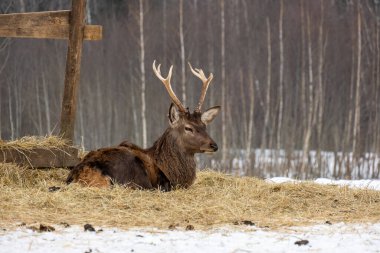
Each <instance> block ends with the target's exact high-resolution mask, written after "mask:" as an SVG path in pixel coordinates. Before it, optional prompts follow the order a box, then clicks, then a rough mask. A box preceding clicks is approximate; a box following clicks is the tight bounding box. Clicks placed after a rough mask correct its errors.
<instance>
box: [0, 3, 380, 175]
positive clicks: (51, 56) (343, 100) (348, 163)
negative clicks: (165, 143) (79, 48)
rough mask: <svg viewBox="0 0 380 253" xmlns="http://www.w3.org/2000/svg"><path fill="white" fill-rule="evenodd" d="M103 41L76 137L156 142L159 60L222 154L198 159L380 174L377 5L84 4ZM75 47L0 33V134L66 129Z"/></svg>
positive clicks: (239, 167) (163, 111) (88, 52)
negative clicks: (211, 118)
mask: <svg viewBox="0 0 380 253" xmlns="http://www.w3.org/2000/svg"><path fill="white" fill-rule="evenodd" d="M70 4H71V1H69V0H55V1H48V0H34V1H27V0H2V1H1V2H0V13H13V12H34V11H48V10H62V9H69V8H70ZM86 12H87V14H86V19H87V22H88V23H89V24H100V25H102V26H103V40H102V41H99V42H85V43H84V48H83V59H82V69H81V80H80V92H79V98H78V108H77V119H76V128H75V129H76V130H75V143H76V144H78V145H81V146H83V147H84V148H85V149H86V150H91V149H96V148H99V147H103V146H109V145H117V144H118V143H120V142H121V141H122V140H125V139H128V140H130V141H132V142H134V143H136V144H139V145H141V146H143V147H147V146H149V145H151V144H152V143H153V141H154V140H155V139H157V138H158V137H159V136H160V135H161V134H162V133H163V131H164V130H165V128H166V127H167V126H168V124H167V117H166V115H167V112H168V108H169V105H170V99H169V96H168V95H167V93H166V91H165V89H164V88H163V86H162V84H161V83H160V81H159V80H158V79H157V78H156V77H155V76H154V74H153V72H152V70H151V66H152V63H153V60H157V62H159V63H161V64H162V72H163V73H167V71H168V69H169V67H170V65H174V73H173V78H172V83H173V88H174V90H175V92H176V93H177V95H178V96H179V98H180V99H182V101H183V102H184V104H185V105H187V106H189V107H190V108H194V107H195V105H196V103H197V101H198V98H199V95H200V89H201V82H200V81H199V79H197V78H196V77H194V76H193V74H192V73H191V72H190V70H189V68H188V66H187V62H191V63H192V65H193V66H194V67H197V68H202V69H203V70H204V71H205V72H206V75H208V73H210V72H212V73H213V74H214V80H213V82H212V84H211V87H210V89H209V91H208V94H207V97H206V101H205V106H204V107H205V108H207V107H208V106H209V107H211V106H214V105H221V106H222V113H221V115H219V116H218V118H217V119H216V121H215V122H213V123H212V124H211V125H210V126H209V130H208V131H209V133H210V135H211V136H213V138H214V139H215V141H216V142H217V143H218V144H219V147H220V150H219V151H218V153H217V154H215V155H213V156H212V157H206V158H205V156H203V155H202V156H199V157H198V158H199V160H200V162H201V163H200V164H201V165H200V167H201V168H204V167H212V168H213V169H217V170H222V171H227V172H232V173H236V174H239V175H243V174H244V175H246V174H247V175H255V176H275V175H286V176H293V177H297V178H313V177H319V176H328V177H335V178H379V173H380V1H379V0H317V1H312V0H286V1H285V0H265V1H263V0H234V1H232V0H202V1H201V0H160V1H154V0H133V1H132V0H130V1H127V0H124V1H123V0H107V1H104V0H103V1H102V0H87V11H86ZM66 50H67V42H66V41H64V40H36V39H9V38H0V139H4V140H13V139H17V138H20V137H22V136H25V135H50V134H58V133H59V128H60V126H59V120H60V111H61V101H62V95H63V81H64V72H65V71H64V70H65V60H66V59H65V58H66Z"/></svg>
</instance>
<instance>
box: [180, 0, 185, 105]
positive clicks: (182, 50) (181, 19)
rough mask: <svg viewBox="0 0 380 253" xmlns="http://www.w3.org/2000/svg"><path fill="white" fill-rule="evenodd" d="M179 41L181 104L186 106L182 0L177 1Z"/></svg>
mask: <svg viewBox="0 0 380 253" xmlns="http://www.w3.org/2000/svg"><path fill="white" fill-rule="evenodd" d="M179 39H180V43H181V65H182V66H181V67H182V68H181V77H182V79H181V80H182V81H181V85H182V103H183V104H184V105H185V106H186V105H187V103H186V85H185V82H186V80H185V79H186V69H185V67H186V63H185V41H184V34H183V0H180V1H179Z"/></svg>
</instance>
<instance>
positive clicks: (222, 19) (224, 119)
mask: <svg viewBox="0 0 380 253" xmlns="http://www.w3.org/2000/svg"><path fill="white" fill-rule="evenodd" d="M224 14H225V13H224V0H221V1H220V22H221V23H220V26H221V68H222V69H221V79H222V80H221V81H222V108H223V109H222V164H223V166H225V165H226V163H227V132H226V124H227V114H226V111H227V108H226V105H227V104H226V62H225V61H226V56H225V52H226V49H225V16H224Z"/></svg>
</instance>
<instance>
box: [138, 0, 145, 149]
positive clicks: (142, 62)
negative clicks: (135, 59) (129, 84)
mask: <svg viewBox="0 0 380 253" xmlns="http://www.w3.org/2000/svg"><path fill="white" fill-rule="evenodd" d="M139 4H140V15H139V17H140V71H141V118H142V137H143V139H142V143H143V144H142V145H143V147H144V148H146V147H147V129H146V102H145V46H144V2H143V0H139Z"/></svg>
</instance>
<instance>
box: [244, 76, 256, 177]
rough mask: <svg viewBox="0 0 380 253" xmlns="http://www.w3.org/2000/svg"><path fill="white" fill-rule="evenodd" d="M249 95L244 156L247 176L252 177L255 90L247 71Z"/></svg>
mask: <svg viewBox="0 0 380 253" xmlns="http://www.w3.org/2000/svg"><path fill="white" fill-rule="evenodd" d="M249 94H250V96H249V97H250V98H251V103H250V105H249V121H248V122H249V123H248V136H247V142H246V147H245V155H246V158H245V159H246V161H247V167H248V168H247V169H249V171H248V175H252V173H253V167H252V165H254V161H252V159H251V147H252V142H253V124H254V109H255V107H254V106H255V89H254V87H253V76H252V71H249Z"/></svg>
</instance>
